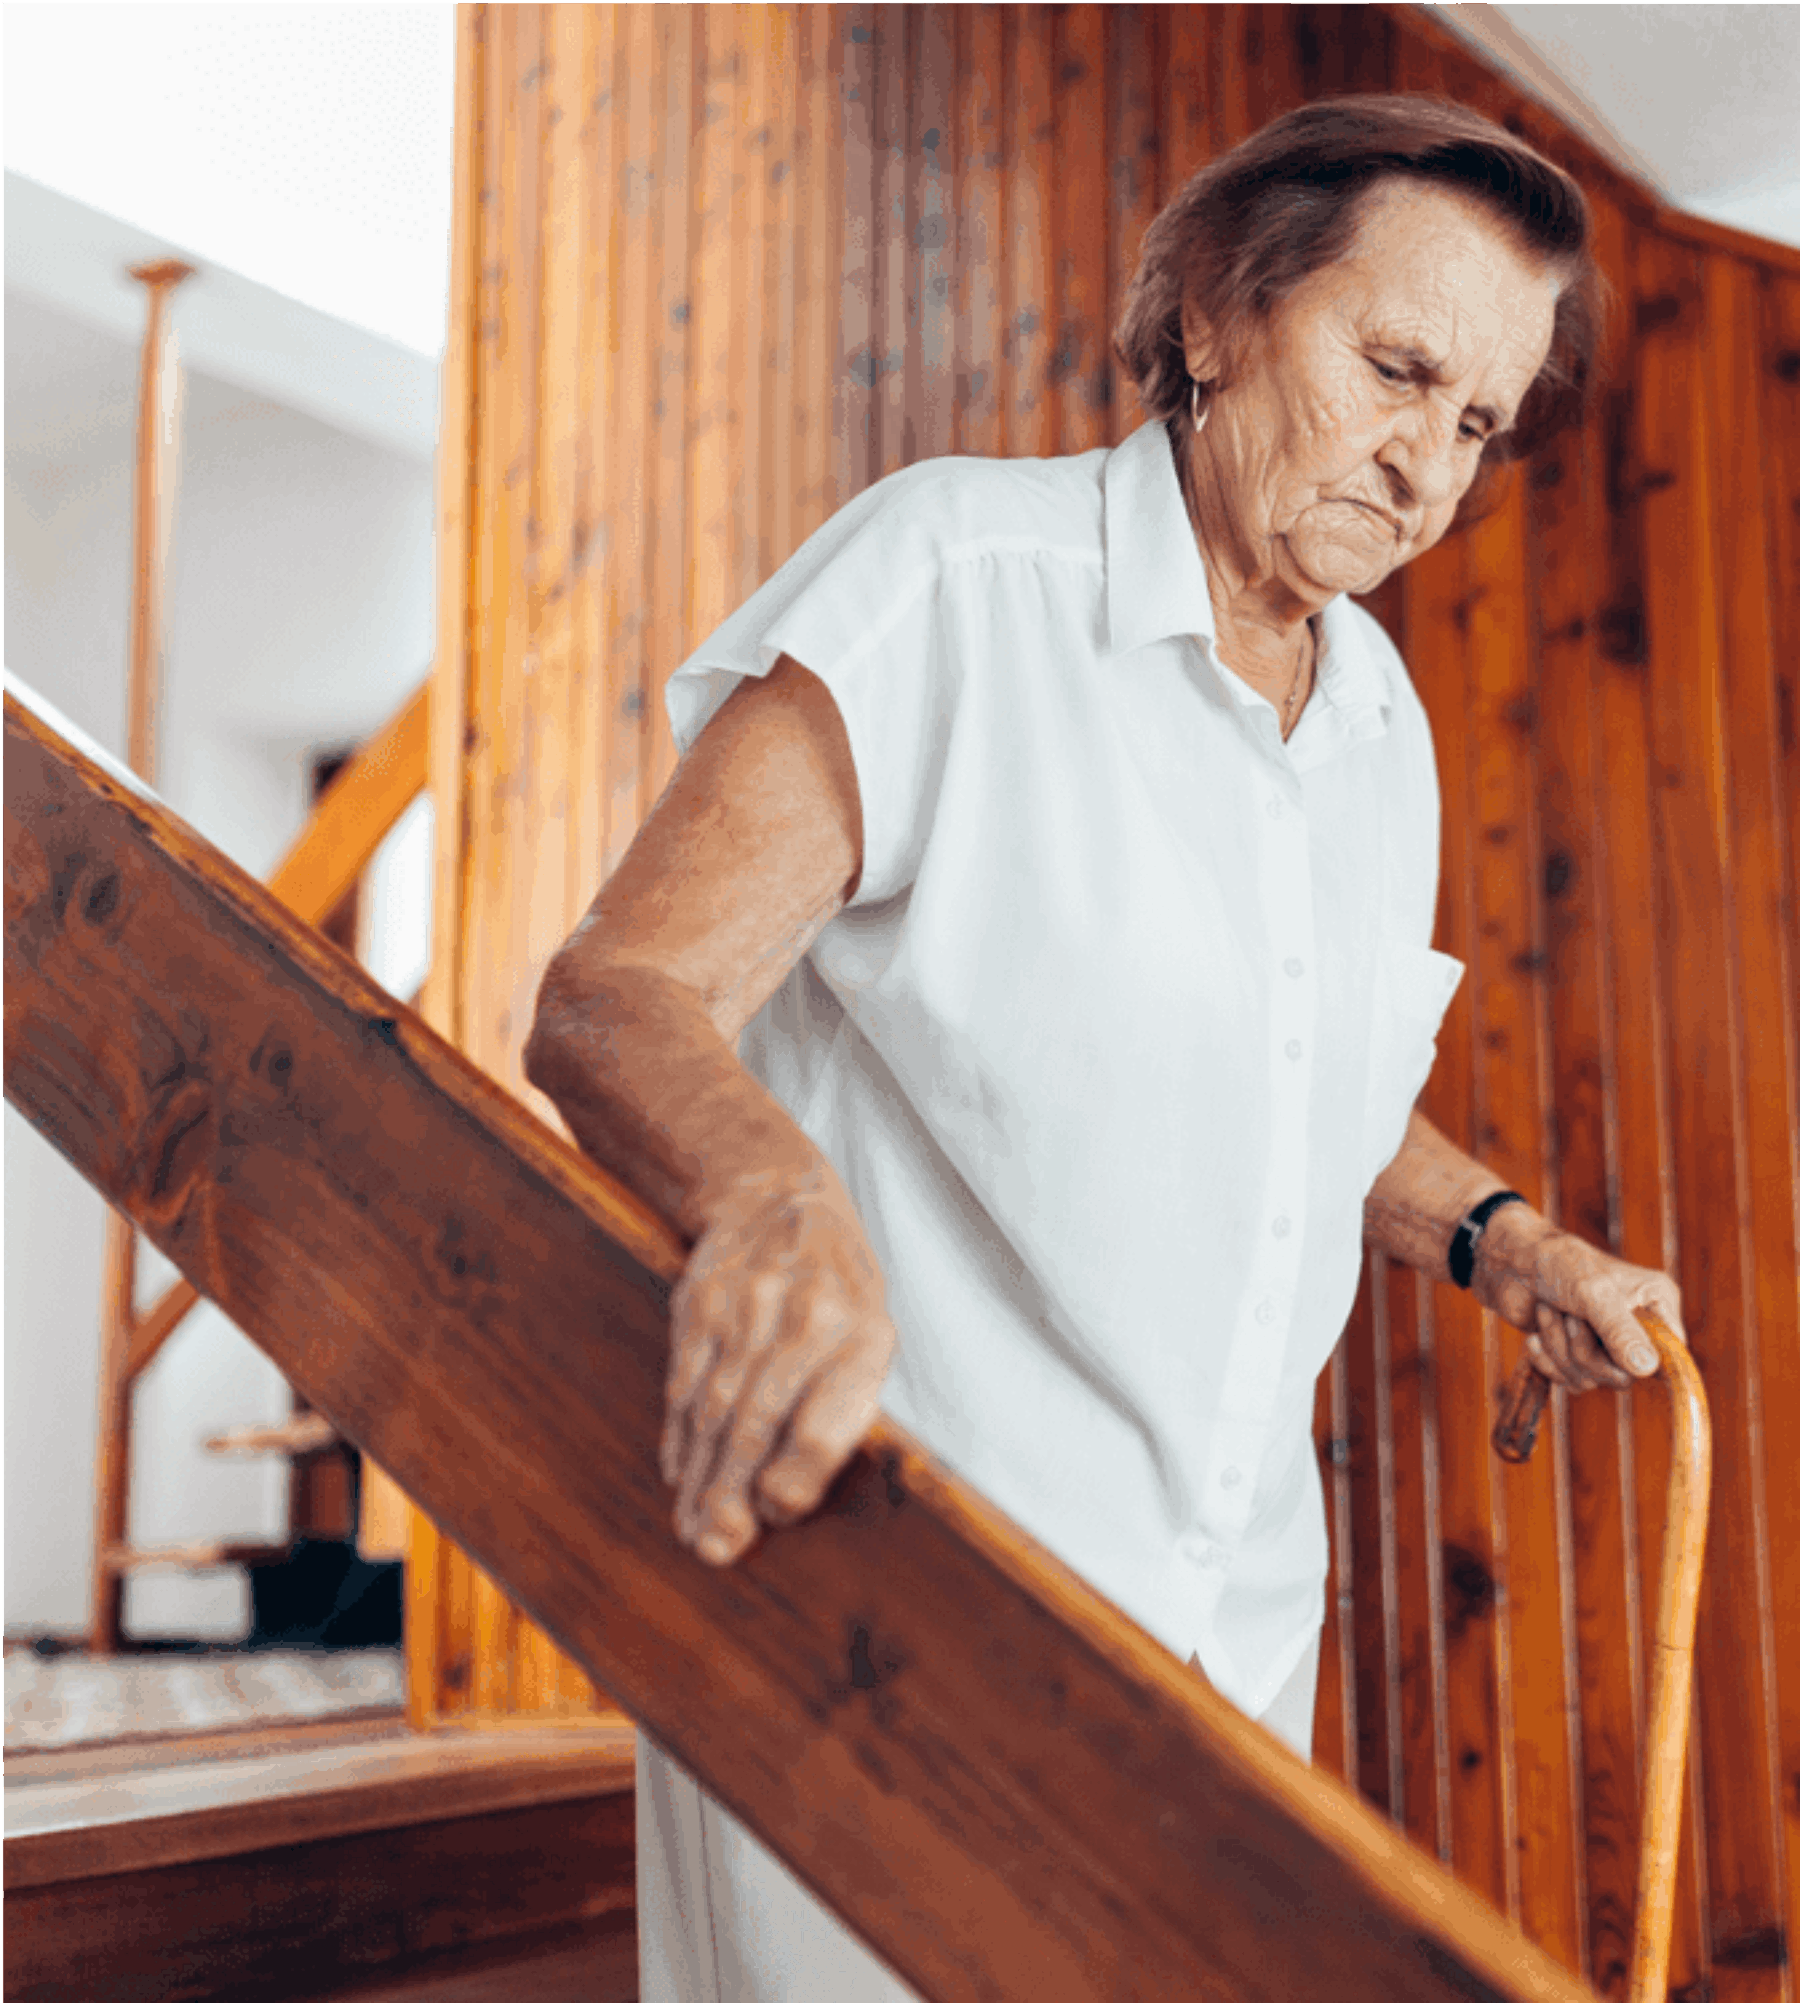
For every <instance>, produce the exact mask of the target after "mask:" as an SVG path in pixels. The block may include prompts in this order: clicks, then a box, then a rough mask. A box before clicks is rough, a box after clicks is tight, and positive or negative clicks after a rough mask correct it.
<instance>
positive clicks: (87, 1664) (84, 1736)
mask: <svg viewBox="0 0 1800 2003" xmlns="http://www.w3.org/2000/svg"><path fill="white" fill-rule="evenodd" d="M405 1700H406V1684H405V1677H404V1673H403V1669H402V1661H401V1655H400V1651H399V1650H398V1649H387V1648H359V1649H347V1650H343V1651H340V1652H337V1653H326V1652H324V1651H320V1652H317V1653H312V1652H307V1653H302V1652H300V1651H298V1650H291V1651H290V1650H270V1651H268V1652H267V1653H261V1652H258V1653H256V1654H249V1655H202V1656H191V1655H190V1656H181V1655H138V1656H131V1655H125V1656H113V1657H91V1656H85V1655H59V1656H47V1657H46V1656H40V1655H37V1654H35V1653H34V1652H33V1651H32V1650H31V1649H29V1648H20V1649H8V1650H7V1653H6V1750H7V1752H9V1753H12V1752H20V1753H23V1752H48V1751H51V1750H52V1749H54V1748H57V1747H61V1746H76V1745H93V1744H96V1743H99V1742H101V1741H103V1740H107V1739H136V1738H155V1737H160V1736H161V1735H162V1734H164V1733H167V1732H216V1731H225V1730H229V1729H230V1728H231V1727H233V1726H237V1725H266V1724H281V1723H293V1722H295V1721H297V1720H302V1719H310V1718H336V1717H343V1716H344V1715H345V1714H347V1713H349V1712H355V1711H379V1710H392V1709H393V1708H395V1707H396V1706H398V1705H400V1704H403V1703H404V1702H405Z"/></svg>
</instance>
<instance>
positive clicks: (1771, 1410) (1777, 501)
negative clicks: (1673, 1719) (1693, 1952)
mask: <svg viewBox="0 0 1800 2003" xmlns="http://www.w3.org/2000/svg"><path fill="white" fill-rule="evenodd" d="M1757 352H1758V358H1759V362H1760V367H1759V371H1758V380H1759V386H1760V397H1761V401H1760V408H1759V418H1758V434H1759V436H1760V437H1761V438H1762V440H1763V476H1764V484H1763V496H1764V498H1763V520H1764V522H1765V523H1766V525H1767V529H1768V552H1769V565H1770V593H1771V610H1772V624H1773V629H1774V659H1773V662H1772V663H1771V668H1772V672H1771V675H1770V679H1769V685H1768V687H1767V689H1766V691H1765V692H1764V695H1763V704H1764V712H1763V713H1764V717H1765V722H1764V724H1763V726H1762V727H1763V734H1764V742H1765V744H1766V746H1767V750H1768V755H1769V757H1770V760H1771V763H1772V779H1771V782H1770V783H1771V789H1772V792H1773V795H1774V798H1775V801H1776V807H1777V812H1776V823H1777V826H1778V827H1782V826H1785V828H1786V829H1787V849H1786V852H1785V856H1784V858H1783V860H1782V882H1781V887H1780V898H1781V905H1782V911H1783V915H1784V920H1785V922H1784V925H1783V929H1782V938H1783V940H1784V941H1785V948H1786V953H1787V967H1788V974H1787V979H1786V992H1787V994H1788V996H1789V998H1790V1002H1791V999H1792V997H1793V994H1794V988H1795V983H1796V980H1800V280H1795V279H1792V278H1787V277H1782V276H1779V275H1776V274H1773V273H1770V274H1766V275H1765V277H1764V279H1763V283H1762V324H1761V338H1760V342H1759V345H1758V350H1757ZM1733 707H1734V710H1735V709H1737V708H1738V703H1737V702H1736V701H1734V705H1733ZM1752 1047H1753V1048H1754V1047H1755V1045H1754V1044H1753V1046H1752ZM1787 1062H1788V1077H1789V1103H1788V1116H1787V1117H1788V1132H1789V1136H1790V1144H1791V1149H1792V1152H1793V1153H1794V1154H1797V1155H1800V1105H1796V1104H1795V1103H1794V1100H1795V1098H1796V1096H1800V1086H1797V1085H1796V1084H1795V1081H1794V1073H1795V1070H1796V1066H1797V1063H1800V1058H1797V1054H1796V1048H1795V1033H1794V1031H1793V1030H1792V1028H1790V1032H1789V1041H1788V1045H1787ZM1790 1174H1791V1175H1800V1168H1790ZM1758 1249H1759V1261H1760V1260H1761V1259H1762V1258H1763V1257H1765V1256H1766V1255H1765V1254H1763V1253H1762V1249H1761V1247H1760V1246H1759V1248H1758ZM1771 1263H1772V1264H1774V1280H1775V1284H1776V1285H1777V1286H1778V1287H1781V1286H1783V1284H1784V1281H1785V1277H1786V1276H1785V1275H1783V1274H1782V1272H1781V1271H1780V1267H1779V1264H1778V1263H1775V1262H1771ZM1797 1290H1800V1289H1797ZM1775 1326H1776V1325H1775V1323H1774V1322H1773V1321H1771V1322H1770V1323H1769V1324H1768V1328H1769V1334H1768V1336H1767V1339H1766V1340H1765V1342H1764V1344H1763V1408H1764V1413H1765V1418H1766V1422H1767V1427H1768V1435H1769V1438H1770V1439H1771V1440H1772V1441H1780V1440H1785V1439H1791V1438H1793V1437H1795V1435H1796V1433H1797V1432H1800V1384H1796V1383H1795V1381H1794V1370H1795V1364H1796V1360H1797V1359H1800V1343H1796V1342H1793V1341H1783V1340H1781V1339H1780V1337H1779V1336H1778V1335H1777V1334H1776V1333H1775ZM1769 1503H1770V1524H1769V1544H1770V1550H1771V1553H1772V1556H1773V1563H1774V1578H1773V1581H1772V1585H1771V1597H1772V1600H1773V1605H1774V1609H1775V1621H1776V1649H1777V1655H1778V1660H1779V1664H1780V1670H1781V1674H1780V1678H1779V1681H1778V1684H1777V1693H1778V1701H1779V1705H1780V1718H1779V1724H1778V1731H1779V1750H1780V1760H1781V1771H1782V1772H1783V1773H1784V1774H1789V1775H1800V1525H1797V1524H1796V1520H1795V1512H1796V1510H1797V1509H1800V1484H1796V1483H1795V1482H1794V1481H1793V1480H1792V1478H1791V1477H1788V1478H1784V1477H1783V1476H1782V1475H1781V1474H1780V1473H1779V1472H1777V1473H1775V1474H1774V1476H1773V1477H1772V1479H1771V1480H1770V1482H1769ZM1782 1836H1783V1843H1784V1846H1785V1849H1786V1853H1787V1884H1786V1911H1785V1915H1784V1920H1783V1933H1782V1938H1783V1939H1784V1940H1785V1941H1786V1942H1788V1943H1789V1944H1790V1953H1789V1970H1790V1982H1791V1981H1792V1974H1791V1971H1792V1966H1793V1954H1792V1952H1791V1944H1792V1943H1793V1942H1795V1941H1796V1940H1800V1787H1790V1789H1789V1792H1788V1794H1787V1798H1786V1804H1785V1815H1784V1826H1783V1832H1782Z"/></svg>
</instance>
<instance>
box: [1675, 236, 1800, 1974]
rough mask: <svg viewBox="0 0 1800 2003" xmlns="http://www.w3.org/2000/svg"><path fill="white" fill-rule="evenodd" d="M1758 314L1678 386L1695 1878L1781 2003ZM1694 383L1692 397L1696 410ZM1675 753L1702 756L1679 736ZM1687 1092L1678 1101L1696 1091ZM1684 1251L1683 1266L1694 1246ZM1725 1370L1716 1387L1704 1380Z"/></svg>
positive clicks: (1716, 301) (1718, 268)
mask: <svg viewBox="0 0 1800 2003" xmlns="http://www.w3.org/2000/svg"><path fill="white" fill-rule="evenodd" d="M1758 304H1759V302H1758V299H1757V284H1756V276H1755V273H1754V271H1753V270H1751V269H1750V268H1749V267H1747V266H1745V265H1744V264H1742V263H1741V262H1740V261H1739V260H1738V259H1736V258H1735V257H1731V256H1729V255H1727V254H1725V253H1723V252H1709V253H1706V254H1704V255H1703V256H1702V257H1701V259H1700V269H1699V296H1698V299H1697V301H1696V306H1697V309H1698V316H1697V317H1698V331H1699V335H1700V353H1701V355H1702V357H1703V361H1702V364H1701V367H1700V369H1699V370H1698V371H1697V372H1696V373H1690V374H1689V375H1688V378H1687V380H1688V398H1689V403H1690V406H1696V405H1697V407H1698V408H1697V410H1696V412H1695V415H1696V418H1697V420H1698V421H1697V422H1696V423H1695V424H1694V425H1693V433H1694V434H1695V435H1696V437H1697V442H1698V443H1699V445H1700V447H1701V449H1702V451H1703V452H1704V455H1705V456H1704V467H1705V481H1706V484H1705V489H1704V492H1703V494H1702V495H1700V496H1698V497H1697V499H1698V501H1699V506H1700V509H1701V511H1702V517H1703V519H1704V521H1705V522H1706V523H1707V525H1708V526H1709V527H1710V529H1711V531H1712V534H1713V538H1714V559H1713V560H1714V565H1715V568H1716V577H1717V606H1718V616H1719V627H1718V632H1717V650H1716V654H1715V655H1714V660H1715V662H1716V670H1717V679H1716V681H1714V682H1713V683H1712V685H1711V687H1710V688H1709V689H1707V690H1706V691H1705V693H1706V696H1707V698H1708V699H1709V700H1710V701H1711V702H1712V703H1713V704H1716V706H1717V709H1716V720H1715V722H1714V725H1713V728H1714V731H1715V733H1716V736H1715V739H1714V743H1715V745H1716V749H1715V750H1714V751H1713V753H1712V756H1713V757H1714V758H1715V760H1716V763H1715V765H1714V770H1713V779H1714V784H1715V786H1716V789H1717V790H1716V791H1715V792H1714V793H1713V794H1712V797H1711V799H1710V801H1709V803H1708V804H1709V805H1710V806H1711V807H1712V810H1713V814H1714V818H1715V825H1716V829H1717V837H1716V851H1715V852H1716V854H1717V857H1718V861H1719V865H1720V873H1719V884H1718V902H1717V907H1716V911H1717V917H1718V919H1719V920H1721V921H1722V923H1723V943H1724V946H1725V954H1724V957H1723V962H1722V970H1723V972H1724V974H1725V976H1726V978H1725V982H1724V996H1723V998H1724V1002H1725V1019H1724V1029H1725V1032H1726V1035H1727V1037H1728V1039H1729V1048H1730V1056H1731V1059H1732V1061H1731V1063H1730V1064H1729V1065H1728V1067H1727V1068H1726V1070H1725V1071H1724V1073H1723V1074H1722V1075H1720V1074H1717V1073H1712V1074H1711V1075H1709V1076H1708V1077H1707V1079H1706V1083H1705V1087H1704V1089H1705V1091H1706V1094H1707V1099H1708V1104H1707V1107H1706V1109H1705V1111H1704V1113H1703V1115H1702V1117H1703V1118H1704V1120H1705V1122H1706V1125H1707V1127H1708V1129H1709V1131H1716V1130H1717V1128H1718V1127H1719V1126H1720V1125H1721V1124H1726V1125H1728V1126H1729V1128H1730V1130H1731V1149H1732V1154H1733V1156H1734V1158H1735V1167H1736V1188H1735V1191H1733V1190H1731V1189H1730V1188H1729V1187H1728V1186H1727V1187H1719V1186H1717V1185H1709V1186H1708V1187H1707V1188H1706V1190H1705V1192H1704V1194H1705V1197H1706V1201H1707V1204H1708V1209H1707V1212H1706V1216H1705V1221H1704V1224H1703V1225H1702V1227H1701V1228H1702V1229H1704V1231H1705V1232H1706V1236H1707V1239H1708V1241H1710V1239H1711V1238H1712V1237H1713V1236H1714V1235H1715V1234H1716V1235H1721V1236H1722V1235H1724V1234H1725V1233H1727V1232H1730V1231H1735V1233H1736V1235H1737V1240H1738V1243H1737V1262H1738V1287H1739V1297H1738V1301H1737V1305H1736V1311H1735V1322H1736V1326H1735V1327H1734V1326H1732V1325H1731V1323H1730V1322H1729V1321H1726V1320H1723V1319H1721V1318H1718V1317H1709V1327H1708V1331H1707V1337H1708V1339H1707V1340H1706V1341H1705V1343H1704V1353H1705V1355H1706V1358H1707V1363H1708V1384H1709V1387H1710V1390H1711V1396H1712V1399H1713V1403H1714V1411H1715V1418H1714V1427H1715V1431H1716V1432H1717V1434H1718V1437H1719V1440H1720V1455H1719V1457H1720V1459H1721V1460H1722V1461H1723V1462H1724V1467H1723V1471H1722V1473H1721V1474H1717V1475H1715V1478H1714V1495H1715V1504H1714V1507H1715V1509H1716V1510H1717V1511H1718V1512H1719V1514H1718V1518H1717V1521H1718V1533H1719V1534H1718V1537H1717V1539H1716V1542H1715V1547H1714V1548H1715V1551H1716V1552H1717V1554H1718V1557H1719V1558H1720V1559H1722V1560H1723V1564H1722V1565H1721V1566H1720V1567H1719V1569H1718V1575H1717V1576H1715V1579H1714V1582H1713V1603H1714V1604H1715V1605H1717V1604H1718V1602H1719V1601H1721V1600H1724V1599H1729V1601H1730V1603H1731V1614H1732V1623H1731V1626H1730V1627H1729V1628H1726V1627H1725V1624H1724V1623H1722V1622H1721V1623H1718V1625H1717V1628H1716V1629H1715V1635H1714V1636H1713V1637H1709V1639H1714V1642H1715V1646H1716V1647H1717V1648H1718V1650H1719V1651H1720V1653H1719V1661H1720V1662H1721V1664H1728V1665H1729V1675H1730V1677H1731V1679H1733V1682H1734V1683H1735V1688H1733V1687H1732V1685H1731V1684H1728V1683H1727V1682H1726V1681H1725V1680H1724V1679H1723V1678H1722V1677H1720V1676H1719V1675H1718V1674H1717V1672H1716V1671H1715V1679H1714V1682H1713V1686H1712V1689H1713V1694H1712V1700H1711V1702H1710V1703H1709V1704H1708V1705H1707V1706H1706V1707H1705V1718H1704V1721H1703V1730H1705V1731H1706V1733H1707V1739H1708V1751H1709V1757H1708V1760H1707V1774H1708V1782H1707V1785H1708V1795H1709V1799H1713V1800H1716V1801H1717V1803H1718V1809H1717V1811H1716V1812H1715V1813H1713V1814H1712V1815H1711V1816H1710V1817H1709V1839H1710V1841H1709V1853H1710V1864H1709V1874H1708V1875H1709V1879H1710V1882H1711V1888H1712V1901H1711V1911H1712V1920H1713V1939H1712V1954H1713V1970H1714V1977H1713V1979H1714V1984H1715V1987H1716V1989H1717V1992H1718V1994H1719V1995H1720V1996H1721V1997H1722V1998H1729V1997H1740V1996H1741V1997H1755V1998H1758V1999H1764V1998H1773V1997H1776V1996H1784V1997H1785V1996H1786V1995H1788V1994H1789V1993H1791V1992H1790V1990H1789V1987H1788V1983H1789V1977H1788V1975H1787V1972H1786V1969H1785V1967H1784V1966H1783V1965H1782V1962H1781V1960H1780V1958H1778V1957H1777V1956H1776V1954H1775V1952H1774V1944H1775V1943H1776V1942H1777V1941H1778V1940H1779V1939H1780V1938H1781V1937H1782V1936H1781V1922H1782V1915H1783V1909H1784V1906H1785V1903H1786V1900H1785V1887H1784V1885H1783V1883H1782V1880H1783V1875H1784V1873H1783V1869H1782V1855H1781V1852H1782V1830H1781V1821H1782V1807H1781V1803H1782V1795H1783V1782H1782V1777H1781V1771H1780V1765H1779V1737H1778V1728H1777V1721H1776V1716H1775V1709H1774V1691H1775V1682H1776V1657H1775V1632H1774V1608H1773V1605H1772V1602H1771V1599H1770V1592H1771V1585H1772V1560H1771V1553H1770V1546H1769V1533H1770V1520H1769V1503H1768V1494H1769V1478H1768V1466H1769V1462H1768V1451H1769V1449H1768V1441H1767V1436H1766V1426H1765V1412H1764V1404H1763V1400H1764V1390H1765V1382H1764V1375H1763V1357H1764V1355H1765V1353H1766V1352H1767V1350H1768V1348H1769V1346H1770V1345H1771V1343H1772V1342H1773V1343H1775V1344H1785V1345H1786V1346H1787V1348H1788V1349H1789V1351H1790V1354H1791V1350H1792V1344H1793V1339H1794V1335H1795V1319H1796V1307H1797V1306H1800V1303H1797V1301H1796V1294H1795V1287H1794V1275H1795V1270H1796V1269H1795V1258H1794V1242H1795V1239H1794V1194H1795V1183H1794V1178H1793V1173H1792V1161H1793V1133H1792V1128H1791V1126H1790V1124H1789V1120H1788V1118H1787V1109H1788V1107H1789V1106H1790V1105H1791V1104H1792V1099H1793V1094H1792V1088H1791V1080H1790V1075H1789V1068H1788V1052H1789V1050H1790V1049H1791V1043H1792V1038H1791V1011H1792V993H1791V989H1790V987H1789V985H1788V977H1787V967H1788V964H1789V963H1788V955H1787V954H1786V952H1785V951H1784V941H1783V937H1782V934H1783V925H1782V917H1783V912H1782V900H1781V870H1780V861H1779V855H1780V848H1781V834H1780V830H1779V823H1778V821H1777V819H1776V795H1775V793H1774V790H1773V787H1772V785H1771V783H1770V781H1771V777H1772V775H1771V772H1770V769H1769V762H1768V755H1767V750H1766V745H1767V740H1766V738H1764V737H1763V736H1762V734H1761V726H1762V725H1763V723H1764V720H1765V719H1766V717H1767V705H1766V694H1765V691H1766V690H1767V689H1768V687H1769V684H1770V681H1771V679H1772V678H1771V674H1770V667H1771V652H1772V633H1771V619H1770V604H1769V575H1768V543H1767V536H1766V533H1765V532H1764V528H1763V522H1762V493H1761V483H1760V481H1757V480H1755V479H1746V478H1745V477H1744V460H1745V457H1746V453H1747V451H1748V453H1749V455H1750V456H1751V457H1752V460H1753V462H1754V459H1755V458H1759V457H1760V454H1759V453H1757V452H1756V450H1755V447H1754V445H1753V444H1752V443H1751V441H1753V440H1754V439H1755V438H1756V437H1757V417H1758V405H1759V398H1758V383H1757V376H1758V374H1759V370H1758V367H1757V354H1756V348H1757V345H1758V336H1759V333H1760V329H1759V326H1758V318H1759V314H1758ZM1696 382H1698V383H1700V384H1703V385H1704V392H1703V394H1702V395H1700V396H1699V397H1695V396H1694V394H1693V385H1694V384H1695V383H1696ZM1648 415H1649V409H1648V406H1647V407H1646V416H1647V417H1648ZM1734 711H1735V713H1736V714H1735V715H1734ZM1740 718H1741V724H1739V727H1736V728H1734V723H1738V720H1739V719H1740ZM1687 741H1688V743H1689V744H1690V745H1691V746H1697V745H1698V744H1699V743H1702V742H1704V740H1702V739H1698V738H1697V737H1695V736H1693V735H1690V736H1689V737H1688V739H1687ZM1708 1071H1709V1073H1710V1072H1711V1067H1710V1065H1709V1066H1708ZM1686 1082H1687V1084H1688V1088H1689V1089H1690V1090H1692V1089H1693V1087H1694V1085H1696V1084H1698V1083H1699V1081H1698V1080H1688V1081H1686ZM1727 1094H1728V1095H1729V1096H1728V1097H1727V1096H1726V1095H1727ZM1721 1102H1723V1103H1721ZM1734 1196H1735V1201H1733V1197H1734ZM1688 1240H1689V1234H1688V1233H1687V1232H1686V1231H1685V1229H1684V1242H1688ZM1692 1249H1693V1250H1694V1251H1695V1252H1697V1251H1698V1250H1699V1246H1698V1243H1694V1244H1693V1245H1692ZM1723 1278H1724V1275H1723V1274H1722V1275H1721V1279H1722V1280H1723ZM1697 1340H1698V1338H1697ZM1721 1351H1722V1352H1724V1356H1723V1358H1722V1362H1723V1363H1724V1366H1725V1367H1723V1368H1721V1367H1720V1365H1719V1364H1716V1363H1714V1362H1713V1361H1712V1359H1713V1357H1714V1356H1715V1355H1717V1354H1719V1353H1720V1352H1721ZM1790 1368H1791V1366H1790ZM1782 1465H1783V1467H1784V1468H1785V1467H1787V1465H1788V1463H1787V1462H1786V1460H1785V1459H1784V1460H1783V1463H1782ZM1789 1486H1790V1487H1791V1486H1792V1483H1791V1481H1790V1482H1789ZM1728 1691H1729V1693H1730V1694H1729V1696H1727V1692H1728ZM1721 1699H1724V1700H1725V1701H1724V1702H1723V1703H1721V1702H1720V1700H1721ZM1715 1737H1716V1738H1718V1739H1719V1740H1721V1741H1723V1742H1724V1744H1725V1745H1726V1746H1727V1747H1728V1748H1729V1752H1730V1755H1731V1756H1732V1762H1733V1763H1732V1764H1730V1765H1722V1764H1721V1763H1720V1762H1719V1761H1718V1760H1717V1759H1716V1758H1715V1757H1713V1756H1711V1741H1712V1739H1713V1738H1715ZM1727 1809H1728V1810H1729V1812H1726V1811H1727Z"/></svg>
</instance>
